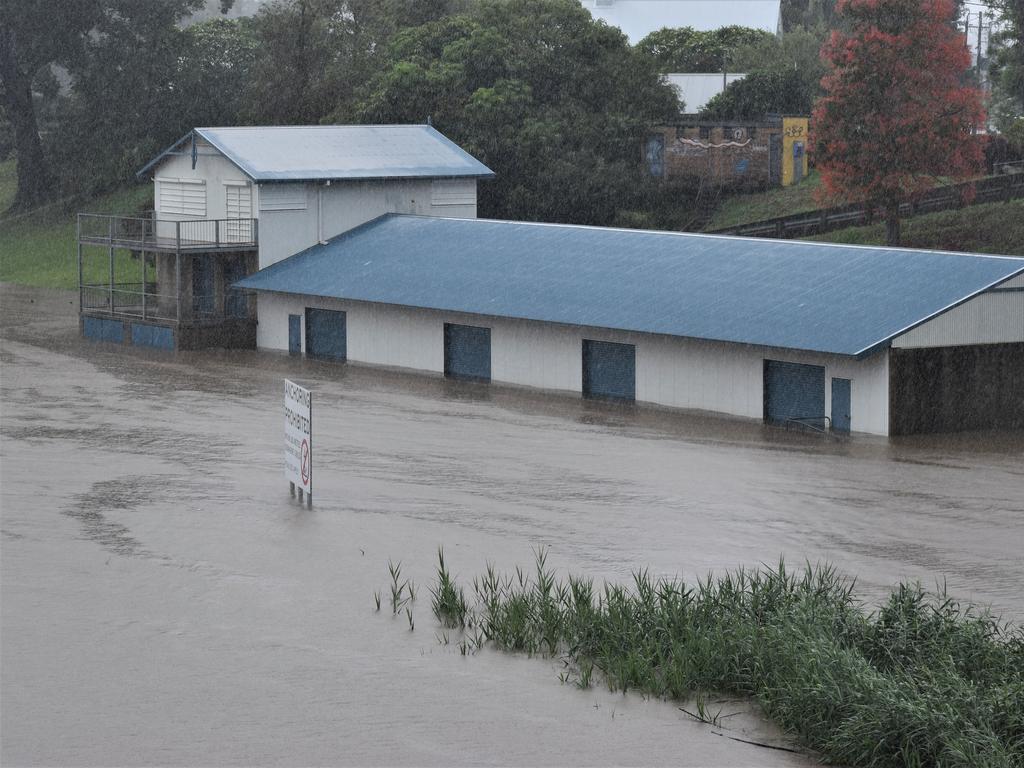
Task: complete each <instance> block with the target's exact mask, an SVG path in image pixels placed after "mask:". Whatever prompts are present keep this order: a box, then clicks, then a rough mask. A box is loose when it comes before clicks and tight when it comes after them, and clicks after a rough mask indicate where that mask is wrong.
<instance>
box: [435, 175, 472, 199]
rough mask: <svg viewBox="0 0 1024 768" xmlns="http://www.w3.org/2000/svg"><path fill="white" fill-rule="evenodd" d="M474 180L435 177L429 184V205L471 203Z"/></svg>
mask: <svg viewBox="0 0 1024 768" xmlns="http://www.w3.org/2000/svg"><path fill="white" fill-rule="evenodd" d="M474 203H476V182H475V181H473V180H472V179H470V180H466V179H437V180H435V181H434V182H432V183H431V185H430V204H431V205H473V204H474Z"/></svg>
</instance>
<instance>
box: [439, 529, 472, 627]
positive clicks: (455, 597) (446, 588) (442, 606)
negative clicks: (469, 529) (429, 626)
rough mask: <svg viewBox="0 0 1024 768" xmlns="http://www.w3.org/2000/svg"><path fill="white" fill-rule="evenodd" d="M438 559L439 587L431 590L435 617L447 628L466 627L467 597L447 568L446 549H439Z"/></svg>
mask: <svg viewBox="0 0 1024 768" xmlns="http://www.w3.org/2000/svg"><path fill="white" fill-rule="evenodd" d="M437 559H438V567H437V587H436V588H434V589H432V590H431V594H432V595H433V603H432V605H433V608H434V616H436V617H437V620H438V621H440V622H441V624H442V625H443V626H445V627H448V628H452V629H454V628H456V627H459V628H462V627H465V626H466V615H467V614H468V613H469V605H468V604H467V603H466V595H465V593H464V592H463V590H462V587H458V586H456V584H455V580H454V579H453V578H452V575H451V573H449V571H448V568H447V566H445V563H444V549H442V548H438V550H437Z"/></svg>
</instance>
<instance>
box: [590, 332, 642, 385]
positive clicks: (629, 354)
mask: <svg viewBox="0 0 1024 768" xmlns="http://www.w3.org/2000/svg"><path fill="white" fill-rule="evenodd" d="M583 395H584V396H585V397H609V398H614V399H616V400H634V399H636V347H634V346H633V345H632V344H613V343H611V342H609V341H590V340H589V339H584V340H583Z"/></svg>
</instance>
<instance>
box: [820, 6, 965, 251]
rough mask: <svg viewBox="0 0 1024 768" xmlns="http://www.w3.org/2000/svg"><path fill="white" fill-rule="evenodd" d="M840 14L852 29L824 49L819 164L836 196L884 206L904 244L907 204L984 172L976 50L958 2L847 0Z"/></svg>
mask: <svg viewBox="0 0 1024 768" xmlns="http://www.w3.org/2000/svg"><path fill="white" fill-rule="evenodd" d="M838 10H839V12H840V13H841V14H842V15H843V17H844V18H845V19H846V21H847V22H848V24H849V32H839V31H834V32H833V33H832V36H831V39H830V40H829V42H828V43H827V44H826V45H825V47H824V48H823V51H822V53H823V55H824V56H825V58H826V59H827V60H828V62H829V63H830V64H831V71H830V72H829V74H828V75H826V77H825V80H824V83H823V85H824V88H825V92H826V95H825V96H824V97H823V98H822V99H820V100H819V101H818V104H817V106H816V108H815V110H814V116H813V132H814V135H813V140H814V150H815V155H816V164H817V167H818V168H819V170H820V171H821V175H822V182H823V188H824V193H825V195H826V196H827V197H828V198H830V199H833V200H867V201H869V202H871V203H872V204H874V205H877V206H878V207H879V208H881V210H882V211H884V214H885V220H886V225H887V237H888V242H889V244H890V245H898V244H899V236H900V217H899V208H900V204H901V203H903V202H904V201H906V200H908V199H909V200H912V199H914V198H915V197H917V196H918V195H920V194H921V193H923V192H924V191H925V190H927V189H929V188H931V187H933V186H935V185H936V184H937V183H938V180H939V177H946V178H954V179H955V178H966V177H969V176H971V175H973V174H975V173H977V172H978V171H979V170H980V168H981V164H982V141H981V139H980V138H979V137H978V136H976V135H975V133H974V131H975V130H976V129H977V128H979V127H982V126H983V125H984V118H985V115H984V110H983V109H982V106H981V94H980V93H979V91H978V90H977V89H974V88H971V87H968V86H965V85H963V77H964V74H965V72H966V71H967V68H968V67H969V65H970V53H969V52H968V49H967V46H966V43H965V39H964V36H963V34H962V33H958V32H957V31H956V30H955V29H954V28H953V26H952V25H951V23H950V22H951V19H952V14H953V4H952V2H951V0H840V2H839V5H838Z"/></svg>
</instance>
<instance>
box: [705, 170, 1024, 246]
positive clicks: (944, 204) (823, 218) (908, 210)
mask: <svg viewBox="0 0 1024 768" xmlns="http://www.w3.org/2000/svg"><path fill="white" fill-rule="evenodd" d="M971 187H973V188H974V197H973V199H970V200H969V201H967V200H966V198H968V197H970V193H969V192H968V190H969V189H970V188H971ZM1019 197H1024V173H1009V174H1006V175H1003V176H989V177H987V178H984V179H979V180H978V181H969V182H965V183H963V184H951V185H949V186H945V187H937V188H935V189H933V190H931V191H930V192H927V193H926V194H925V195H924V196H923V197H921V198H920V199H919V200H916V201H915V202H913V203H904V204H903V205H901V206H900V215H901V216H903V217H910V216H916V215H918V214H921V213H932V212H934V211H946V210H949V209H951V208H961V207H963V206H964V205H977V204H978V203H994V202H1000V201H1006V202H1008V201H1010V200H1013V199H1015V198H1019ZM876 221H881V215H880V212H879V211H875V212H874V214H873V212H872V211H870V210H869V209H868V207H867V206H865V205H864V204H862V203H855V204H853V205H845V206H842V207H838V208H821V209H819V210H816V211H804V212H803V213H794V214H792V215H790V216H780V217H778V218H774V219H764V220H763V221H755V222H750V223H748V224H738V225H736V226H734V227H726V228H724V229H716V230H711V232H712V234H716V235H740V236H743V237H776V238H790V237H805V236H807V235H816V234H819V233H821V232H830V231H832V230H833V229H842V228H844V227H857V226H863V225H866V224H873V223H875V222H876Z"/></svg>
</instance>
